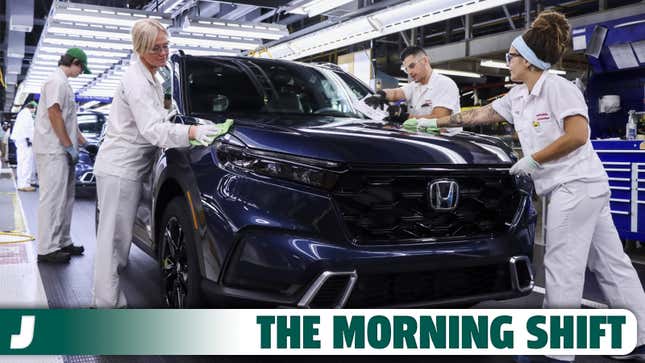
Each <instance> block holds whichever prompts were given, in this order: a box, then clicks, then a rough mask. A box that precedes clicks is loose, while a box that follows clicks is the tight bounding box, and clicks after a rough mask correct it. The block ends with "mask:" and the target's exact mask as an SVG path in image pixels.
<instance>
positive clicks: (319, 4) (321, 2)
mask: <svg viewBox="0 0 645 363" xmlns="http://www.w3.org/2000/svg"><path fill="white" fill-rule="evenodd" d="M352 1H353V0H309V1H305V3H304V4H298V5H296V6H295V7H293V8H291V9H287V12H288V13H292V14H300V15H307V16H308V17H310V18H311V17H313V16H317V15H320V14H322V13H325V12H327V11H329V10H332V9H335V8H337V7H339V6H343V5H345V4H349V3H351V2H352Z"/></svg>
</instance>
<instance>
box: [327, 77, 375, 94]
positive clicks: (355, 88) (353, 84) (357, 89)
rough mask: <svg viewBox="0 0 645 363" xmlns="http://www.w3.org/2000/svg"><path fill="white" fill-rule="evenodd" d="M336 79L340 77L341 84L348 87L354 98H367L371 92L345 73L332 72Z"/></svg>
mask: <svg viewBox="0 0 645 363" xmlns="http://www.w3.org/2000/svg"><path fill="white" fill-rule="evenodd" d="M334 73H335V74H336V75H337V76H338V77H340V78H341V79H342V80H343V82H345V84H346V85H347V87H349V89H350V90H352V92H353V93H354V95H355V96H356V98H358V99H362V98H363V97H365V96H367V95H368V94H371V93H372V92H371V91H370V89H369V88H367V86H365V85H364V84H362V83H361V82H359V81H358V80H356V79H355V78H354V77H352V76H350V75H349V74H347V73H344V72H334Z"/></svg>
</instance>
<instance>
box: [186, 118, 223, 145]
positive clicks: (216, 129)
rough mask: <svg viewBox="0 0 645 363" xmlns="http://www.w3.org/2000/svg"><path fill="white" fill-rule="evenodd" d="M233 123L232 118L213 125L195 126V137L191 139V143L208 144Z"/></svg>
mask: <svg viewBox="0 0 645 363" xmlns="http://www.w3.org/2000/svg"><path fill="white" fill-rule="evenodd" d="M231 125H233V120H231V119H228V120H226V122H224V123H221V124H215V125H199V126H196V127H197V129H196V130H195V139H194V140H191V142H190V143H191V145H202V146H208V145H210V144H212V143H213V141H215V139H216V138H217V137H218V136H221V135H224V134H226V133H227V132H228V130H229V129H230V128H231Z"/></svg>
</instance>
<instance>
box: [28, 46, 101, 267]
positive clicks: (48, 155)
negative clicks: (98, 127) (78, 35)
mask: <svg viewBox="0 0 645 363" xmlns="http://www.w3.org/2000/svg"><path fill="white" fill-rule="evenodd" d="M81 73H85V74H88V73H90V70H89V69H88V68H87V55H86V54H85V52H84V51H83V50H81V49H79V48H70V49H68V50H67V52H65V54H64V55H63V56H61V58H60V60H59V61H58V68H57V69H56V70H55V71H54V72H53V73H52V74H51V75H50V76H49V78H48V79H47V80H46V81H45V83H44V84H43V87H42V89H41V91H40V105H39V107H38V111H37V112H36V125H35V132H34V143H33V149H34V153H35V155H36V168H37V170H38V179H39V184H40V193H39V205H38V261H39V262H53V263H66V262H69V260H70V256H78V255H81V254H83V251H84V249H83V247H82V246H74V244H73V243H72V238H71V236H70V233H69V230H70V222H71V220H72V206H73V204H74V184H75V182H74V171H75V164H76V162H77V161H78V145H83V144H85V143H86V142H87V141H86V140H85V138H84V137H83V134H81V132H80V130H79V129H78V123H77V121H76V109H77V107H76V101H75V96H74V91H73V90H72V87H71V86H70V84H69V81H68V79H69V78H70V77H71V78H75V77H78V76H79V75H80V74H81Z"/></svg>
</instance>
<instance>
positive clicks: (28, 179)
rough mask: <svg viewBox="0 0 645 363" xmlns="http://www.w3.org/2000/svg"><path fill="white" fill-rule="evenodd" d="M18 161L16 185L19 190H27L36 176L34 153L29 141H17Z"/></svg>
mask: <svg viewBox="0 0 645 363" xmlns="http://www.w3.org/2000/svg"><path fill="white" fill-rule="evenodd" d="M16 159H17V162H18V167H17V168H16V184H18V188H27V187H29V186H31V183H32V182H33V176H34V153H33V151H32V149H31V146H28V145H27V141H25V140H20V141H16Z"/></svg>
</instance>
